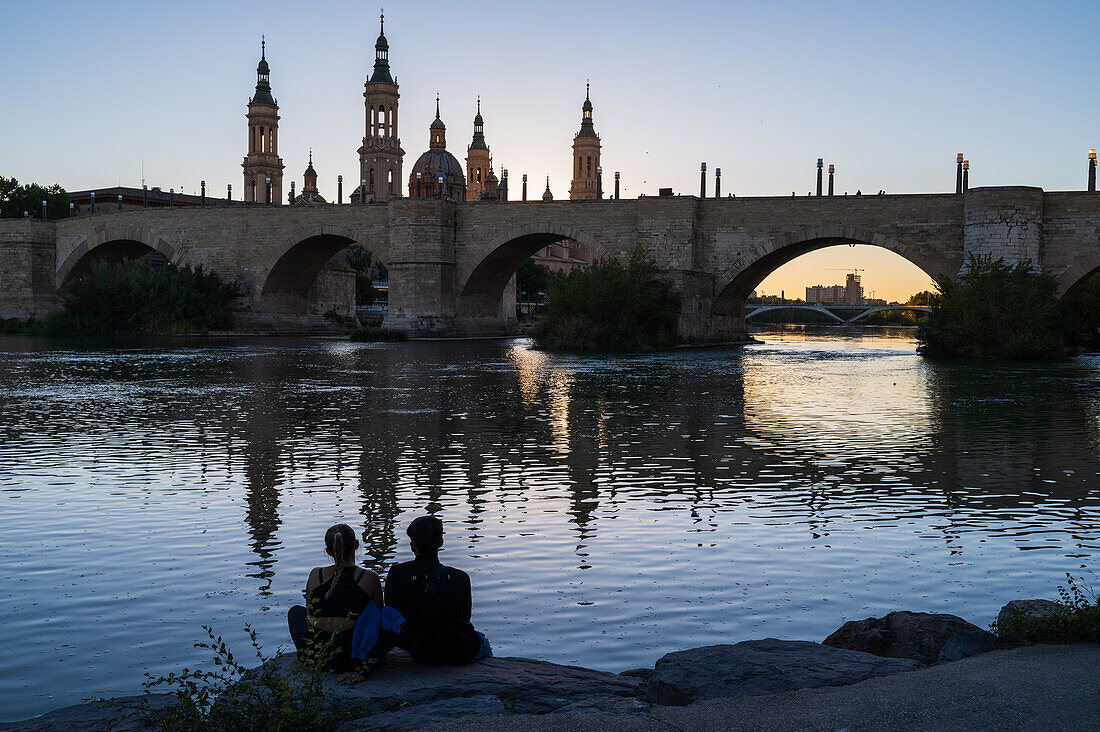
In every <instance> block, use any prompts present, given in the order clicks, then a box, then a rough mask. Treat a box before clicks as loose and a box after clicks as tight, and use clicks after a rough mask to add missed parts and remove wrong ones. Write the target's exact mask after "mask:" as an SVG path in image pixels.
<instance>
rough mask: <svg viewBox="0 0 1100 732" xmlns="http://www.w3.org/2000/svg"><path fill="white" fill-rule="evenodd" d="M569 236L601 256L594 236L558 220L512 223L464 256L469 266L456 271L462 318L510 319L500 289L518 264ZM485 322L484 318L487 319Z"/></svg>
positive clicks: (601, 250) (596, 255)
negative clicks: (553, 222)
mask: <svg viewBox="0 0 1100 732" xmlns="http://www.w3.org/2000/svg"><path fill="white" fill-rule="evenodd" d="M566 239H571V240H573V241H577V242H580V243H581V244H584V245H585V246H586V247H588V248H589V249H591V250H592V253H593V256H594V257H601V256H603V254H604V252H603V249H602V246H601V245H600V243H599V241H598V240H597V239H596V237H595V236H592V235H591V234H589V233H587V232H585V231H581V230H579V229H577V228H575V227H573V226H566V225H561V224H551V223H542V224H525V225H523V226H517V227H513V228H512V229H509V230H508V231H506V232H504V233H503V234H501V235H500V236H497V237H495V238H494V239H491V240H489V241H488V242H486V243H485V244H483V245H482V246H481V247H479V249H478V250H477V251H476V252H474V253H472V254H471V255H470V256H468V257H467V258H466V261H467V262H469V263H470V264H469V267H470V269H469V270H468V271H467V272H459V278H458V287H457V288H456V289H457V291H458V295H459V297H458V306H457V313H458V315H459V316H460V317H463V318H486V319H489V320H492V321H496V322H499V321H500V320H501V319H504V320H506V321H508V320H514V318H515V313H514V312H505V311H504V310H505V309H504V307H503V297H504V290H505V288H507V286H508V283H509V282H510V281H511V279H512V277H513V276H515V274H516V272H517V271H518V270H519V268H520V265H522V264H523V263H524V262H525V261H527V260H528V259H529V258H530V257H531V256H532V255H534V254H535V253H536V252H538V251H539V250H540V249H543V248H545V247H547V246H550V245H551V244H556V243H557V242H559V241H565V240H566ZM487 322H488V321H487Z"/></svg>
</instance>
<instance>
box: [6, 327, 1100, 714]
mask: <svg viewBox="0 0 1100 732" xmlns="http://www.w3.org/2000/svg"><path fill="white" fill-rule="evenodd" d="M762 337H763V338H765V339H766V342H765V343H762V344H759V345H754V346H750V347H747V348H744V349H740V350H738V349H729V350H711V351H684V352H675V353H668V354H660V355H650V356H623V357H601V358H581V357H576V356H559V355H548V354H545V353H541V352H539V351H537V350H534V349H533V348H532V347H531V345H530V343H529V342H528V341H525V340H514V341H491V342H477V343H405V344H352V343H347V342H325V341H298V342H276V341H269V340H255V341H234V342H221V343H212V344H196V343H192V342H186V341H185V342H176V343H168V344H160V345H138V346H132V347H122V348H118V347H113V348H106V347H95V346H76V345H64V344H62V345H57V344H50V343H48V342H45V341H37V340H28V339H16V338H7V339H2V340H0V546H2V551H0V573H2V576H3V577H4V580H5V581H4V583H3V587H2V589H0V598H2V604H0V607H2V608H3V610H4V616H5V619H6V630H5V633H4V635H3V640H2V641H0V650H2V651H3V652H2V653H0V710H2V711H0V719H3V720H10V719H18V718H22V717H26V716H29V715H32V714H37V713H42V712H45V711H47V710H49V709H51V708H54V707H58V706H62V705H65V704H70V703H75V702H78V701H80V700H81V699H82V698H84V697H88V696H91V695H104V696H108V695H118V694H129V693H134V692H135V691H137V690H138V689H139V688H140V685H141V682H142V679H143V674H144V673H145V672H146V671H150V672H153V673H164V672H167V671H169V670H174V669H180V668H182V667H183V666H194V665H196V664H199V663H202V662H203V661H204V658H205V657H204V655H203V654H201V653H199V652H198V651H196V650H195V649H194V648H192V643H194V642H195V641H196V640H199V639H201V637H202V635H203V631H202V630H201V628H200V626H201V625H203V624H208V625H212V626H213V627H214V628H215V629H216V630H217V631H218V632H220V633H222V634H223V635H225V636H226V637H227V638H228V639H231V641H232V642H233V644H234V645H235V646H239V647H241V648H244V647H245V637H244V634H243V632H242V631H241V628H242V626H243V625H244V624H245V623H250V624H251V625H252V626H253V627H255V628H256V629H257V630H258V631H259V637H260V641H261V643H262V644H263V645H264V647H265V649H269V650H274V649H275V648H277V647H279V646H280V645H282V646H286V645H288V644H289V641H288V639H287V635H286V629H285V613H286V610H287V608H288V607H290V606H291V605H292V604H294V603H295V602H297V601H299V600H300V598H301V587H302V585H303V584H304V582H305V578H306V574H307V572H308V571H309V569H310V567H313V566H316V565H319V564H323V563H324V562H325V556H324V553H323V544H322V535H323V533H324V530H325V528H327V527H328V526H329V525H330V524H332V523H334V522H335V521H346V522H348V523H350V524H352V525H353V526H354V527H356V530H357V531H358V532H359V534H360V540H361V541H362V543H363V545H364V546H363V551H362V553H361V555H360V559H361V561H362V562H363V564H365V566H368V567H371V568H373V569H375V570H376V571H378V572H380V573H384V572H385V570H386V569H387V568H388V567H389V566H390V565H392V564H393V563H395V562H397V561H402V560H404V559H407V558H409V551H408V545H407V540H406V538H405V536H404V528H405V526H406V525H407V524H408V522H409V521H410V520H411V519H412V518H413V517H415V516H417V515H420V514H422V513H424V512H433V513H436V514H437V515H439V516H440V517H442V518H443V519H444V521H445V522H446V525H447V534H446V544H445V551H444V554H443V560H444V561H445V562H448V563H450V564H454V565H457V566H460V567H462V568H464V569H466V570H467V571H469V572H470V574H471V576H472V579H473V585H474V622H475V624H476V625H477V627H478V628H479V629H481V630H484V631H485V632H486V633H487V634H488V635H489V636H490V638H491V639H492V641H493V646H494V649H495V650H496V652H497V653H498V655H525V656H533V657H537V658H542V659H547V660H551V661H557V662H562V663H574V664H581V665H585V666H591V667H596V668H602V669H609V670H616V671H617V670H622V669H625V668H630V667H636V666H642V665H652V664H653V662H654V661H655V660H656V659H657V658H658V657H659V656H661V655H662V654H663V653H665V652H667V651H669V650H676V649H682V648H687V647H690V646H694V645H702V644H706V643H716V642H736V641H739V640H744V639H748V638H759V637H766V636H777V637H785V638H808V639H816V640H820V639H821V638H822V637H824V636H825V635H826V634H828V633H829V632H831V631H832V630H834V629H835V628H836V627H837V626H839V625H840V624H841V623H842V622H844V621H845V620H849V619H853V618H861V617H866V616H868V615H871V614H881V613H883V612H887V611H889V610H893V609H912V610H927V611H938V612H951V613H956V614H959V615H963V616H964V617H966V618H968V619H970V620H972V621H974V622H977V623H979V624H981V625H985V624H986V623H988V622H989V621H990V620H991V619H992V618H993V616H994V615H995V614H996V611H997V609H998V608H999V607H1000V606H1001V604H1003V603H1004V602H1006V601H1007V600H1010V599H1013V598H1018V597H1023V596H1029V597H1030V596H1051V595H1052V593H1053V592H1054V588H1055V586H1056V585H1057V584H1058V583H1059V582H1061V581H1062V579H1063V578H1064V575H1065V573H1066V572H1072V573H1074V574H1075V575H1076V576H1083V577H1085V578H1087V579H1088V580H1090V581H1091V582H1092V583H1093V584H1094V585H1095V584H1097V583H1096V582H1095V581H1094V579H1095V577H1096V555H1097V553H1098V549H1100V489H1098V488H1097V486H1098V485H1100V482H1098V475H1100V452H1098V446H1100V388H1098V387H1100V358H1097V357H1079V358H1076V359H1073V360H1070V361H1067V362H1064V363H1058V364H999V365H974V364H966V363H953V362H928V361H925V360H923V359H921V358H920V357H919V356H917V355H916V354H915V350H914V347H915V344H914V342H913V340H912V336H911V332H908V331H894V332H890V331H886V330H882V331H871V330H859V329H850V330H845V329H836V328H822V329H813V328H808V329H807V328H799V327H794V328H788V329H784V330H775V331H767V332H765V333H764V334H763V335H762Z"/></svg>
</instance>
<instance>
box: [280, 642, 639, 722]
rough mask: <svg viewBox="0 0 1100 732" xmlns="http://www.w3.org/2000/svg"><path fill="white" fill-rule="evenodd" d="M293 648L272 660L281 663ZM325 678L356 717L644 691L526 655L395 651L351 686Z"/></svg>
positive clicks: (540, 709) (629, 681)
mask: <svg viewBox="0 0 1100 732" xmlns="http://www.w3.org/2000/svg"><path fill="white" fill-rule="evenodd" d="M293 662H294V654H292V653H291V654H287V655H286V656H282V657H280V658H279V659H277V660H275V661H272V663H275V664H277V665H278V667H279V668H287V667H289V665H290V664H292V663H293ZM335 679H336V677H335V676H332V677H330V678H329V679H327V680H326V681H325V687H326V692H328V694H329V695H330V698H331V703H332V704H334V705H336V707H337V708H339V709H342V710H348V709H359V710H361V712H362V713H361V714H360V715H359V717H357V718H362V717H370V716H371V715H373V714H379V713H383V712H391V711H396V710H400V709H403V708H404V707H410V706H419V705H423V704H428V703H431V702H437V701H441V700H444V699H449V700H453V699H457V698H460V697H484V696H495V697H497V698H498V699H500V701H501V703H502V704H503V705H504V707H505V708H507V709H508V710H509V711H511V712H523V713H545V712H552V711H554V710H556V709H560V708H561V707H565V706H568V705H570V704H576V703H578V702H587V701H589V700H592V699H606V698H609V697H616V698H618V697H622V698H630V699H641V698H644V696H645V691H644V689H643V682H642V680H641V679H637V678H633V677H630V676H620V675H618V674H612V673H606V672H604V671H594V670H592V669H587V668H580V667H577V666H561V665H558V664H556V663H549V662H546V661H535V660H532V659H528V658H496V657H492V658H485V659H482V660H481V661H477V662H476V663H472V664H470V665H469V666H424V665H421V664H416V663H413V662H412V659H411V658H410V657H409V656H408V654H406V653H404V652H401V651H395V652H393V653H391V654H389V656H387V658H386V662H385V663H384V664H382V665H381V666H379V667H378V668H376V669H375V670H374V672H373V673H372V674H371V676H370V678H369V679H367V680H366V681H363V682H360V683H358V684H353V685H350V686H340V685H337V684H336V683H335Z"/></svg>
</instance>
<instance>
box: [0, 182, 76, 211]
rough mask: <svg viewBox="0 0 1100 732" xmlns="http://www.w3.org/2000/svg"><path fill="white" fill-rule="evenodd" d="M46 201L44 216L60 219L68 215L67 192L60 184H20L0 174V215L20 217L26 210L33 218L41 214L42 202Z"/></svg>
mask: <svg viewBox="0 0 1100 732" xmlns="http://www.w3.org/2000/svg"><path fill="white" fill-rule="evenodd" d="M43 201H45V202H46V216H47V218H50V219H61V218H65V217H66V216H68V215H69V194H68V193H67V192H66V191H65V189H64V188H62V187H61V186H59V185H57V184H54V185H52V186H49V187H46V186H40V185H38V184H37V183H27V184H25V185H20V184H19V181H17V180H16V179H15V178H5V177H3V176H0V215H2V216H5V217H7V218H20V217H22V216H23V212H24V211H26V212H27V213H29V214H30V215H31V216H33V217H35V218H40V217H41V216H42V202H43Z"/></svg>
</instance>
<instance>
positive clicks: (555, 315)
mask: <svg viewBox="0 0 1100 732" xmlns="http://www.w3.org/2000/svg"><path fill="white" fill-rule="evenodd" d="M547 288H548V290H549V292H548V295H549V303H548V304H547V306H546V310H545V311H544V312H543V315H542V318H541V319H540V320H539V322H538V325H536V326H535V328H534V329H533V331H532V335H533V336H534V338H535V343H536V344H537V345H538V346H539V347H540V348H546V349H550V350H567V351H650V350H655V349H659V348H669V347H671V346H673V345H675V344H676V321H677V318H678V316H679V311H680V304H679V301H678V300H677V298H676V296H675V295H674V294H673V293H672V291H671V289H670V287H669V285H668V282H667V281H666V279H665V272H664V270H662V269H661V268H660V267H659V266H658V265H657V263H656V261H654V260H653V258H652V257H650V256H649V255H648V254H646V253H645V251H643V250H642V249H641V248H638V249H635V250H634V252H633V253H632V254H631V255H630V258H629V259H628V260H627V261H626V262H625V263H624V262H622V261H620V260H618V259H616V258H614V257H607V258H604V259H598V260H596V261H595V262H594V263H593V264H591V265H589V266H588V267H584V268H583V269H574V270H573V271H571V272H570V273H569V274H568V275H567V276H565V277H552V278H550V279H549V281H548V285H547Z"/></svg>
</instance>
